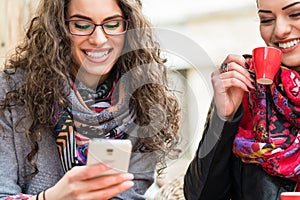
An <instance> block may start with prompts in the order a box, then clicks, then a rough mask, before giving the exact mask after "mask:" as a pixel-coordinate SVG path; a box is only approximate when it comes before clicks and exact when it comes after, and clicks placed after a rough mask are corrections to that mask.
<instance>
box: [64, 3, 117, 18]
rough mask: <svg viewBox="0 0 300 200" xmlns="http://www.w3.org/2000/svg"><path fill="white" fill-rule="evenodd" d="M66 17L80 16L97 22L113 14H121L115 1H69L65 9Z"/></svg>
mask: <svg viewBox="0 0 300 200" xmlns="http://www.w3.org/2000/svg"><path fill="white" fill-rule="evenodd" d="M67 14H68V16H72V15H75V14H80V15H84V16H88V17H90V18H91V19H94V20H99V19H102V18H105V17H109V16H112V15H115V14H119V15H121V14H122V10H121V8H120V7H119V5H118V3H117V0H71V1H70V4H69V6H68V8H67Z"/></svg>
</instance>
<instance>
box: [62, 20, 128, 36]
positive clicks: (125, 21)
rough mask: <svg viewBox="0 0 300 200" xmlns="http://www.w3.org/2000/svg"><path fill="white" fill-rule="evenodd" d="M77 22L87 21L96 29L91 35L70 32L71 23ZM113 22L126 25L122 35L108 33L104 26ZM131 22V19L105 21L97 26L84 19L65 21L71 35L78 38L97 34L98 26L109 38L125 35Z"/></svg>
mask: <svg viewBox="0 0 300 200" xmlns="http://www.w3.org/2000/svg"><path fill="white" fill-rule="evenodd" d="M76 21H85V22H89V23H91V24H93V25H94V28H93V30H92V32H91V33H89V34H75V33H72V32H71V30H70V26H69V23H70V22H76ZM112 21H122V23H124V31H123V32H121V33H116V34H111V33H106V31H105V29H104V28H103V25H105V24H107V23H109V22H112ZM129 21H130V20H129V19H111V20H107V21H104V22H103V23H101V24H95V23H94V22H92V21H90V20H84V19H80V20H78V19H74V20H73V19H70V20H68V19H65V22H66V23H67V25H68V30H69V33H70V34H71V35H76V36H90V35H92V34H93V33H94V32H95V29H96V27H97V26H100V27H101V29H102V31H103V33H104V34H105V35H109V36H118V35H124V34H125V33H126V32H127V30H128V26H129Z"/></svg>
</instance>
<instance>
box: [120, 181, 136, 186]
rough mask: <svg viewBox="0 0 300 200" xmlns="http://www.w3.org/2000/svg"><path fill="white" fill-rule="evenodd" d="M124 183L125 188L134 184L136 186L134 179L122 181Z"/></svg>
mask: <svg viewBox="0 0 300 200" xmlns="http://www.w3.org/2000/svg"><path fill="white" fill-rule="evenodd" d="M122 185H123V187H125V188H131V187H132V186H134V182H133V181H125V182H123V183H122Z"/></svg>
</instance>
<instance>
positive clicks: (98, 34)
mask: <svg viewBox="0 0 300 200" xmlns="http://www.w3.org/2000/svg"><path fill="white" fill-rule="evenodd" d="M89 41H90V43H92V44H94V45H97V46H100V45H101V44H103V43H105V42H106V41H107V36H106V35H105V33H104V32H103V30H102V28H101V27H100V26H98V27H96V28H95V30H94V32H93V34H92V35H91V36H90V38H89Z"/></svg>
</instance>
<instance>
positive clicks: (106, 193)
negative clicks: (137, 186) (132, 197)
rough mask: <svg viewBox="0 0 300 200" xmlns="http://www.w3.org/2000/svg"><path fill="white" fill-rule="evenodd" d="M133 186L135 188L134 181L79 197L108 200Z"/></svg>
mask: <svg viewBox="0 0 300 200" xmlns="http://www.w3.org/2000/svg"><path fill="white" fill-rule="evenodd" d="M133 186H134V182H133V181H125V182H122V183H120V184H117V185H114V186H111V187H108V188H105V189H101V190H94V191H91V192H88V193H83V194H81V195H80V196H79V198H78V199H91V200H93V199H95V200H107V199H111V198H113V197H115V196H117V195H118V194H120V193H122V192H124V191H126V190H128V189H130V188H131V187H133Z"/></svg>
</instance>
